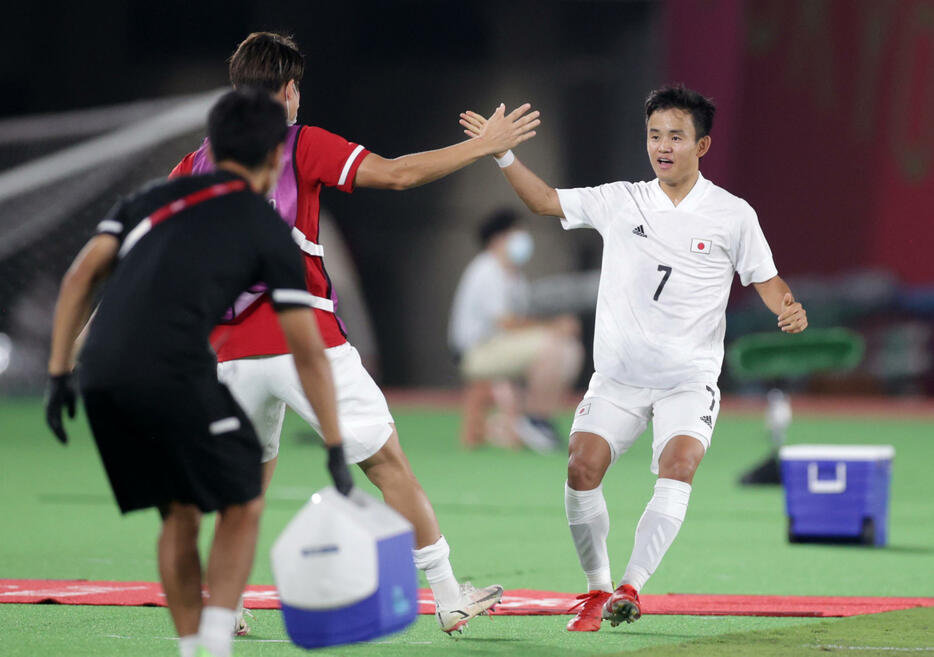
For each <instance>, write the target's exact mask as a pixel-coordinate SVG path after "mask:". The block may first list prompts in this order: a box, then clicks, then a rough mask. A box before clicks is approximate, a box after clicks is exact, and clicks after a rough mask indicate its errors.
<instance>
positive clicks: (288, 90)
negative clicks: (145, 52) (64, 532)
mask: <svg viewBox="0 0 934 657" xmlns="http://www.w3.org/2000/svg"><path fill="white" fill-rule="evenodd" d="M303 73H304V57H303V56H302V54H301V53H300V52H299V50H298V48H297V46H296V45H295V42H294V41H293V40H292V39H290V38H288V37H284V36H281V35H278V34H273V33H269V32H256V33H253V34H251V35H249V36H248V37H247V38H246V39H245V40H244V41H243V42H242V43H241V44H240V45H239V46H238V47H237V50H236V51H235V52H234V54H233V56H232V57H231V59H230V81H231V83H232V84H233V86H234V87H242V86H258V87H262V88H264V89H267V90H268V91H269V92H270V93H271V94H273V95H274V96H275V97H276V98H278V99H279V100H280V101H281V102H282V103H283V104H284V105H285V106H286V109H287V113H288V117H289V122H290V124H291V127H290V129H289V133H288V136H287V139H286V152H285V155H284V157H283V171H282V175H281V176H280V179H279V184H278V186H277V187H276V189H275V190H273V192H272V193H271V194H270V196H269V200H270V202H271V203H273V204H274V206H275V207H276V209H277V210H278V211H279V213H280V215H281V216H282V219H283V221H285V222H286V223H287V224H289V225H290V226H291V227H292V237H293V239H295V241H296V242H297V243H298V245H299V247H300V248H301V249H302V251H303V252H304V262H305V282H306V284H307V286H308V291H309V292H310V293H311V294H312V297H313V299H314V304H315V315H316V317H317V320H318V325H319V327H320V329H321V335H322V337H323V339H324V341H325V346H326V347H327V350H326V353H327V355H328V357H329V359H330V360H331V365H332V369H333V374H334V385H335V389H336V393H337V400H338V413H339V421H340V424H341V433H342V436H343V439H344V450H345V454H346V459H347V461H348V462H350V463H356V464H358V465H359V466H360V468H361V469H362V470H363V472H364V474H366V476H367V477H368V478H369V480H370V481H371V482H373V484H375V485H376V486H377V487H378V488H379V489H380V491H381V492H382V494H383V497H384V499H385V501H386V503H387V504H389V505H390V506H391V507H392V508H394V509H395V510H396V511H398V512H399V513H401V514H402V515H403V516H405V518H406V519H408V520H409V522H411V523H412V525H413V526H414V527H415V543H416V549H415V551H414V559H415V564H416V566H417V567H418V568H420V569H421V570H423V571H424V572H425V576H426V578H427V580H428V583H429V585H430V586H431V590H432V592H433V594H434V596H435V607H436V610H437V617H438V621H439V623H440V624H441V629H442V630H444V631H445V632H448V633H450V632H452V631H454V630H460V629H461V628H463V627H464V626H465V625H466V623H467V621H469V620H470V619H471V618H473V617H474V616H476V615H478V614H481V613H484V612H485V611H487V610H488V609H489V608H490V607H492V606H493V605H495V604H496V603H497V602H498V601H499V599H500V597H501V596H502V592H503V589H502V587H501V586H495V585H494V586H488V587H486V588H483V589H474V588H473V587H470V586H469V585H465V586H464V587H462V586H460V585H459V584H458V582H457V580H456V579H455V577H454V572H453V570H452V568H451V564H450V561H449V558H448V557H449V554H450V549H449V547H448V544H447V542H446V541H445V539H444V536H442V535H441V530H440V529H439V527H438V521H437V519H436V518H435V514H434V510H433V509H432V506H431V503H430V502H429V500H428V498H427V496H426V495H425V492H424V491H423V490H422V487H421V485H420V484H419V483H418V480H417V479H416V478H415V475H414V474H413V472H412V469H411V467H410V465H409V462H408V459H407V458H406V456H405V454H404V453H403V451H402V447H401V446H400V444H399V437H398V435H397V434H396V429H395V425H394V423H393V419H392V415H391V414H390V413H389V408H388V406H387V405H386V400H385V398H384V397H383V394H382V392H381V391H380V389H379V388H378V387H377V385H376V383H375V382H374V381H373V379H372V378H371V377H370V375H369V374H368V373H367V371H366V370H365V369H364V368H363V365H362V364H361V362H360V356H359V354H358V353H357V350H356V349H354V347H353V346H352V345H351V344H350V343H349V342H347V338H346V334H345V332H344V328H343V325H342V324H341V321H340V319H339V318H338V317H337V315H336V314H335V310H336V304H337V302H336V297H335V295H334V293H333V290H332V289H331V283H330V279H329V278H328V275H327V271H326V270H325V268H324V246H323V245H321V244H320V243H319V242H318V213H319V209H320V204H319V193H320V190H321V188H322V187H323V186H328V187H336V188H337V189H340V190H341V191H343V192H351V191H353V189H354V187H356V186H361V187H373V188H379V189H394V190H401V189H409V188H411V187H416V186H418V185H422V184H424V183H427V182H431V181H432V180H437V179H438V178H442V177H443V176H446V175H448V174H450V173H453V172H454V171H457V170H458V169H461V168H463V167H465V166H467V165H468V164H471V163H472V162H475V161H477V160H478V159H480V158H482V157H484V156H486V155H490V154H492V153H495V152H499V151H504V150H507V149H509V148H512V147H514V146H516V145H518V144H520V143H522V142H524V141H526V140H528V139H530V138H532V137H533V136H535V128H536V126H538V124H539V120H538V112H529V109H530V107H529V106H528V105H523V106H521V107H519V108H517V109H516V110H514V111H512V112H510V113H508V114H507V113H506V108H505V106H503V105H501V106H500V107H499V108H497V110H496V111H495V112H494V114H493V116H492V117H491V118H490V120H489V122H488V123H487V126H486V128H485V129H484V131H483V133H482V134H481V135H480V136H479V137H478V138H476V139H472V140H468V141H465V142H461V143H458V144H455V145H453V146H448V147H447V148H441V149H438V150H434V151H428V152H424V153H415V154H411V155H404V156H402V157H398V158H395V159H386V158H382V157H380V156H379V155H377V154H375V153H371V152H370V151H368V150H367V149H366V148H364V147H363V146H362V145H360V144H355V143H353V142H349V141H347V140H345V139H343V138H342V137H339V136H337V135H335V134H333V133H330V132H328V131H326V130H323V129H321V128H317V127H313V126H303V125H296V124H295V120H296V116H297V114H298V107H299V99H300V97H299V89H298V84H299V82H300V81H301V79H302V75H303ZM208 149H209V145H208V143H207V141H206V140H205V143H204V144H203V145H202V146H201V148H200V149H199V150H198V151H195V152H194V153H190V154H189V155H187V156H186V157H185V158H184V159H183V160H182V161H181V162H180V163H179V164H178V166H176V167H175V169H174V170H173V171H172V173H171V176H179V175H186V174H189V173H201V172H205V171H208V170H210V168H211V166H212V165H211V163H210V157H209V154H208ZM232 257H233V254H232ZM225 319H226V321H225V322H224V323H223V324H221V325H219V326H218V327H217V328H216V329H215V330H214V333H213V334H212V338H211V339H212V344H213V345H214V348H215V350H216V352H217V360H218V376H219V377H220V379H221V380H222V381H224V382H225V383H226V384H227V385H228V386H229V387H230V390H231V392H232V393H233V394H234V397H236V399H237V401H238V402H239V403H240V404H241V406H242V407H243V409H244V411H245V412H246V413H247V415H248V416H249V417H250V419H251V420H252V421H253V423H254V425H255V427H256V432H257V434H258V435H259V437H260V440H261V442H262V443H263V461H264V469H263V484H264V489H265V487H266V486H268V484H269V481H270V479H271V477H272V473H273V470H274V468H275V463H276V457H277V454H278V450H279V436H280V433H281V429H282V419H283V417H284V413H285V407H286V405H288V406H290V407H291V408H292V409H294V410H295V411H296V412H297V413H298V414H299V415H301V416H302V418H304V419H305V420H306V421H307V422H308V423H309V424H311V425H312V426H313V427H314V428H315V429H319V423H318V419H317V418H316V417H315V414H314V412H313V411H312V409H311V408H310V406H309V405H308V403H307V401H306V400H305V398H304V397H303V396H302V395H301V388H300V387H299V386H298V379H297V377H296V374H295V367H294V364H293V362H292V356H291V355H290V354H289V350H288V346H287V345H286V342H285V340H284V338H283V336H282V332H281V330H280V329H279V327H278V325H277V323H276V321H275V315H274V313H273V309H272V306H271V304H270V300H269V298H268V295H266V294H265V290H264V288H263V287H262V286H258V287H255V288H253V289H251V290H250V291H248V292H246V293H244V294H243V295H242V296H241V298H240V299H238V300H237V302H236V304H235V305H234V306H233V307H232V308H230V309H229V311H228V313H227V317H226V318H225ZM237 629H238V632H241V633H243V632H245V631H246V630H247V628H246V627H245V624H243V622H242V617H241V619H240V620H239V621H238V628H237Z"/></svg>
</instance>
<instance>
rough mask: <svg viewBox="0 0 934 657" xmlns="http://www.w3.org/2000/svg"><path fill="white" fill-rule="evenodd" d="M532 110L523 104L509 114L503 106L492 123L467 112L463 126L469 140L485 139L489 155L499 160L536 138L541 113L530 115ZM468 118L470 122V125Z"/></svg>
mask: <svg viewBox="0 0 934 657" xmlns="http://www.w3.org/2000/svg"><path fill="white" fill-rule="evenodd" d="M530 109H532V106H531V105H530V104H529V103H524V104H522V105H520V106H519V107H517V108H516V109H514V110H513V111H511V112H509V113H508V114H507V113H506V105H505V104H502V103H500V106H499V107H497V108H496V110H494V112H493V114H492V115H491V116H490V118H489V119H485V118H483V117H482V116H480V115H479V114H476V113H475V112H464V113H462V114H461V121H460V122H461V125H463V126H464V128H465V130H464V132H465V133H466V134H467V136H469V137H476V138H478V139H482V140H483V141H485V142H486V143H487V144H488V147H489V152H490V154H491V155H496V156H497V157H499V156H501V155H502V154H503V153H505V152H506V151H508V150H509V149H510V148H514V147H516V146H518V145H519V144H521V143H522V142H524V141H527V140H529V139H531V138H532V137H534V136H535V134H536V133H535V128H537V127H538V126H539V125H540V124H541V120H540V119H539V118H538V117H539V115H540V112H539V111H538V110H535V111H532V112H530V111H529V110H530ZM465 117H469V118H470V119H471V121H470V122H469V123H468V122H467V118H465ZM471 130H475V132H472V131H471Z"/></svg>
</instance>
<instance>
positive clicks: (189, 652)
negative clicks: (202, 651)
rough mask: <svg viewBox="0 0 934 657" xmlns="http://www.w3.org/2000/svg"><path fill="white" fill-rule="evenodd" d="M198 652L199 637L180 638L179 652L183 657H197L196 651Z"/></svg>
mask: <svg viewBox="0 0 934 657" xmlns="http://www.w3.org/2000/svg"><path fill="white" fill-rule="evenodd" d="M197 650H198V635H197V634H189V635H188V636H180V637H178V652H179V653H180V654H181V656H182V657H195V651H197Z"/></svg>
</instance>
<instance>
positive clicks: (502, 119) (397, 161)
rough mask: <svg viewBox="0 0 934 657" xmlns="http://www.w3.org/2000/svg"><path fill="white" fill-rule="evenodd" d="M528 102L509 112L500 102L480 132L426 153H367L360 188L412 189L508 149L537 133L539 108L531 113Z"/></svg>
mask: <svg viewBox="0 0 934 657" xmlns="http://www.w3.org/2000/svg"><path fill="white" fill-rule="evenodd" d="M530 109H531V105H529V104H528V103H526V104H524V105H521V106H519V107H517V108H516V109H514V110H513V111H512V112H510V113H509V114H507V113H506V106H505V105H500V106H499V107H497V108H496V111H495V112H493V115H492V116H491V117H490V119H489V121H486V122H485V123H484V125H483V126H481V127H480V129H479V130H478V131H477V134H476V135H475V137H476V138H475V139H471V140H469V141H465V142H461V143H459V144H454V145H453V146H448V147H447V148H439V149H437V150H433V151H426V152H424V153H412V154H410V155H403V156H401V157H397V158H393V159H386V158H383V157H380V156H379V155H377V154H376V153H368V154H367V155H366V156H365V157H364V159H363V162H362V163H361V164H360V168H359V169H357V174H356V179H355V185H356V186H357V187H375V188H378V189H395V190H403V189H411V188H412V187H418V186H419V185H424V184H425V183H429V182H431V181H433V180H437V179H438V178H443V177H444V176H447V175H449V174H451V173H454V172H455V171H457V170H458V169H462V168H464V167H465V166H467V165H468V164H472V163H473V162H476V161H477V160H479V159H480V158H482V157H484V156H486V155H492V154H493V153H497V152H500V151H505V150H509V149H510V148H513V147H514V146H518V145H519V144H521V143H522V142H524V141H527V140H528V139H531V138H532V137H534V136H535V128H536V127H537V126H538V125H539V123H540V121H539V119H538V111H534V112H529V110H530Z"/></svg>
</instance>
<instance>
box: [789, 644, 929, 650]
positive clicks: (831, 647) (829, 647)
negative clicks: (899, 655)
mask: <svg viewBox="0 0 934 657" xmlns="http://www.w3.org/2000/svg"><path fill="white" fill-rule="evenodd" d="M801 647H802V648H817V649H818V650H888V651H891V652H934V646H930V647H926V648H900V647H898V646H838V645H836V644H827V643H815V644H807V643H805V644H803V645H802V646H801Z"/></svg>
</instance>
